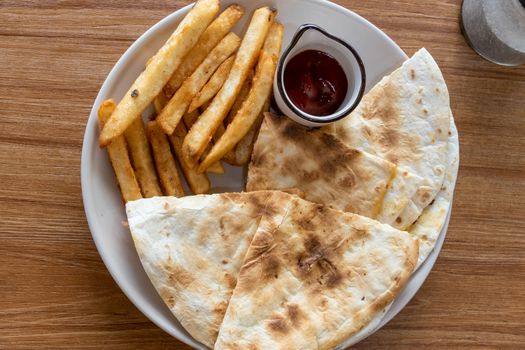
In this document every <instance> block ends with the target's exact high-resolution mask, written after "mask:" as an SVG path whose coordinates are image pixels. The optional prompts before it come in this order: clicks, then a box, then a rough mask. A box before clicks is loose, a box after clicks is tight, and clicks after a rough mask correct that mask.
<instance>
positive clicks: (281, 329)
mask: <svg viewBox="0 0 525 350" xmlns="http://www.w3.org/2000/svg"><path fill="white" fill-rule="evenodd" d="M268 328H269V329H270V330H271V331H273V332H277V333H281V334H286V333H288V332H289V330H290V329H289V328H288V325H287V324H286V321H285V320H284V318H282V317H281V316H276V317H275V318H273V319H271V320H270V321H268Z"/></svg>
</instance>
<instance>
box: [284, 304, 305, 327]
mask: <svg viewBox="0 0 525 350" xmlns="http://www.w3.org/2000/svg"><path fill="white" fill-rule="evenodd" d="M286 315H287V316H288V318H289V319H290V321H291V324H292V325H293V326H294V327H297V326H298V325H299V324H300V323H301V321H302V319H303V318H304V315H303V313H302V311H301V309H299V305H297V304H288V305H286Z"/></svg>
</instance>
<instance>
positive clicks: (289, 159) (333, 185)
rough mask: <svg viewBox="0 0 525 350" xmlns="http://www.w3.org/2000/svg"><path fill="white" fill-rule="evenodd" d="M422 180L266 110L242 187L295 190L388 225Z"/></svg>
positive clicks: (311, 199) (387, 162) (318, 201)
mask: <svg viewBox="0 0 525 350" xmlns="http://www.w3.org/2000/svg"><path fill="white" fill-rule="evenodd" d="M422 182H423V179H422V178H420V177H419V176H417V175H414V174H412V173H410V172H408V171H400V170H399V169H398V168H397V167H396V166H395V165H394V164H393V163H391V162H389V161H387V160H384V159H381V158H378V157H376V156H374V155H372V154H370V153H367V152H363V151H360V150H357V149H355V148H352V147H348V146H347V145H346V144H345V143H344V142H342V141H341V140H340V139H339V138H338V137H335V136H334V135H332V134H330V133H326V132H324V131H322V130H320V129H314V130H309V129H306V128H304V127H302V126H300V125H299V124H297V123H295V122H293V121H291V120H290V119H289V118H286V117H278V116H276V115H273V114H270V113H267V114H266V116H265V119H264V122H263V125H262V127H261V130H260V132H259V137H258V139H257V143H256V144H255V147H254V151H253V156H252V162H251V163H250V167H249V172H248V182H247V185H246V190H247V191H257V190H283V189H289V188H296V189H299V190H301V191H302V192H303V193H304V198H305V199H307V200H309V201H312V202H316V203H322V204H326V205H330V206H332V207H333V208H335V209H339V210H343V211H349V212H353V213H356V214H360V215H364V216H367V217H369V218H374V219H377V220H378V221H380V222H383V223H388V224H392V223H393V222H394V221H395V219H396V218H397V217H398V216H399V214H400V213H401V212H402V211H403V209H404V208H405V207H406V206H407V205H408V203H409V201H410V200H411V198H412V196H413V195H414V194H415V193H416V191H417V189H418V186H419V185H420V184H421V183H422Z"/></svg>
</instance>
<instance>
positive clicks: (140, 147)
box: [124, 118, 162, 198]
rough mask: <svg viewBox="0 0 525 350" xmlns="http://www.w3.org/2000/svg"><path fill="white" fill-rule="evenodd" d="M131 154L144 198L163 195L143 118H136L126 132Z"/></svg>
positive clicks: (125, 135)
mask: <svg viewBox="0 0 525 350" xmlns="http://www.w3.org/2000/svg"><path fill="white" fill-rule="evenodd" d="M124 137H125V139H126V143H127V144H128V149H129V154H130V156H131V159H132V161H133V167H134V168H135V175H136V177H137V180H138V181H139V184H140V188H141V189H142V195H143V196H144V198H151V197H156V196H161V195H162V191H161V190H160V186H159V180H158V179H157V173H156V172H155V165H154V164H153V159H152V158H151V152H150V148H149V143H148V137H147V136H146V131H145V130H144V122H143V121H142V118H138V119H135V121H133V123H132V124H131V125H130V126H129V128H127V129H126V131H125V132H124Z"/></svg>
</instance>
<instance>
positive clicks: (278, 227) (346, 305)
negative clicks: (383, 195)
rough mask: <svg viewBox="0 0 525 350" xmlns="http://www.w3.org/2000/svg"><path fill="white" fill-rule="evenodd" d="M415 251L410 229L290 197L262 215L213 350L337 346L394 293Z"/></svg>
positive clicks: (410, 267) (409, 270) (405, 277)
mask: <svg viewBox="0 0 525 350" xmlns="http://www.w3.org/2000/svg"><path fill="white" fill-rule="evenodd" d="M417 257H418V242H417V240H416V239H413V238H412V236H411V235H410V234H408V233H407V232H403V231H398V230H396V229H394V228H392V227H391V226H389V225H383V224H380V223H378V222H377V221H373V220H371V219H368V218H365V217H362V216H359V215H355V214H351V213H343V212H340V211H337V210H333V209H329V208H328V207H326V206H323V205H319V204H314V203H311V202H307V201H305V200H302V199H299V198H298V197H292V198H291V199H290V200H289V205H288V209H287V214H286V215H285V216H284V217H282V219H281V220H279V221H277V220H266V217H263V219H262V220H261V222H260V224H259V228H258V230H257V233H256V234H255V236H254V238H253V241H252V243H251V245H250V247H249V249H248V252H247V254H246V257H245V259H244V263H243V266H242V268H241V271H240V274H239V277H238V280H237V285H236V287H235V290H234V292H233V294H232V297H231V299H230V303H229V305H228V309H227V311H226V315H225V317H224V321H223V323H222V325H221V328H220V331H219V337H218V339H217V342H216V344H215V349H216V350H237V349H303V350H307V349H316V350H317V349H332V348H333V347H335V346H337V345H338V344H340V343H341V342H343V341H344V340H346V339H348V338H349V337H351V336H352V335H354V334H356V333H357V332H358V331H359V330H360V329H362V328H363V327H365V326H366V325H367V324H368V323H369V322H370V321H371V320H372V319H374V317H375V316H376V315H377V314H378V313H379V312H381V311H382V310H383V309H384V308H385V307H386V306H387V305H389V304H390V303H391V302H392V301H393V300H394V298H395V297H396V296H397V294H398V293H399V292H400V290H401V288H402V287H403V285H404V284H405V282H406V281H407V280H408V278H409V276H410V275H411V273H412V271H413V269H414V267H415V265H416V262H417Z"/></svg>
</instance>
